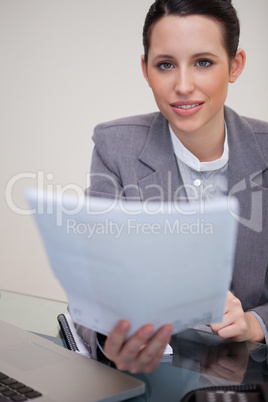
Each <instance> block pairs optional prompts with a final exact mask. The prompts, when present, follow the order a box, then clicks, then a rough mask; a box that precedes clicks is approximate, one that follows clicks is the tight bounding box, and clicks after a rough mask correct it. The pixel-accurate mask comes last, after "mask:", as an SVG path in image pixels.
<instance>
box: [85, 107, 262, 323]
mask: <svg viewBox="0 0 268 402" xmlns="http://www.w3.org/2000/svg"><path fill="white" fill-rule="evenodd" d="M225 121H226V124H227V129H228V142H229V164H228V192H229V195H230V196H233V195H234V196H236V197H237V198H238V200H239V203H240V218H239V220H240V223H239V231H238V242H237V249H236V257H235V265H234V272H233V281H232V291H233V293H234V294H235V296H236V297H238V298H239V299H240V301H241V303H242V306H243V308H244V310H245V311H249V310H254V311H255V312H256V313H257V314H258V315H259V316H261V317H262V319H263V321H264V323H265V325H266V328H268V271H267V265H268V123H264V122H261V121H258V120H254V119H250V118H243V117H240V116H239V115H237V114H236V113H235V112H234V111H232V110H231V109H229V108H227V107H225ZM93 140H94V142H95V148H94V151H93V155H92V163H91V186H90V188H89V189H88V190H87V193H88V194H90V195H92V196H98V197H124V198H126V199H143V200H145V199H148V198H151V197H159V195H160V194H159V187H158V186H160V187H161V188H162V189H163V194H164V197H165V200H172V199H173V197H174V194H175V192H176V190H177V188H178V187H180V188H182V190H181V197H182V198H183V197H185V196H186V194H185V192H184V190H183V182H182V179H181V176H180V172H179V169H178V166H177V163H176V158H175V155H174V152H173V148H172V143H171V138H170V133H169V129H168V122H167V120H166V119H165V118H164V117H163V115H162V114H161V113H159V112H158V113H152V114H147V115H141V116H135V117H127V118H123V119H120V120H115V121H112V122H108V123H103V124H100V125H98V126H97V127H96V129H95V132H94V136H93Z"/></svg>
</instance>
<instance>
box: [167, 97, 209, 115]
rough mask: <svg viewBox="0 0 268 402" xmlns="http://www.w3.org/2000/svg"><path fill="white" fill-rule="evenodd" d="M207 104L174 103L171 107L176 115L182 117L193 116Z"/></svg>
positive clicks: (194, 101) (196, 102)
mask: <svg viewBox="0 0 268 402" xmlns="http://www.w3.org/2000/svg"><path fill="white" fill-rule="evenodd" d="M204 103H205V102H202V101H196V100H193V101H179V102H174V103H172V104H171V105H170V106H171V107H172V109H173V110H174V112H175V113H177V114H179V115H180V116H191V115H192V114H194V113H196V112H198V111H199V110H200V109H201V108H202V106H203V104H204Z"/></svg>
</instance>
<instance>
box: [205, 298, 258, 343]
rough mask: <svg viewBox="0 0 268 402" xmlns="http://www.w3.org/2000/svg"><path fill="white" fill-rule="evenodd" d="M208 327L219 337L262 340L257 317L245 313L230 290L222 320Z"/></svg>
mask: <svg viewBox="0 0 268 402" xmlns="http://www.w3.org/2000/svg"><path fill="white" fill-rule="evenodd" d="M210 327H211V329H212V331H213V332H215V333H216V334H217V335H219V336H220V337H221V338H230V339H232V340H234V341H236V342H243V341H254V342H263V341H264V333H263V330H262V328H261V326H260V323H259V321H258V320H257V318H256V317H255V316H254V315H253V314H250V313H245V312H244V310H243V308H242V305H241V302H240V300H239V299H237V297H235V296H234V295H233V294H232V293H231V292H228V295H227V301H226V305H225V312H224V316H223V320H222V322H221V323H220V324H211V325H210Z"/></svg>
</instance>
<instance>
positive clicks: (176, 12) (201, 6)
mask: <svg viewBox="0 0 268 402" xmlns="http://www.w3.org/2000/svg"><path fill="white" fill-rule="evenodd" d="M189 15H203V16H206V17H209V18H211V19H213V20H215V21H217V22H219V23H220V25H221V27H222V32H223V41H224V46H225V49H226V51H227V54H228V57H229V59H230V60H232V59H233V58H234V57H235V55H236V52H237V49H238V45H239V36H240V23H239V19H238V16H237V12H236V10H235V8H234V7H233V5H232V0H156V1H155V2H154V3H153V4H152V5H151V7H150V9H149V11H148V13H147V16H146V18H145V23H144V27H143V46H144V59H145V63H146V64H147V61H148V52H149V48H150V39H151V33H152V29H153V27H154V25H155V24H156V23H157V22H158V21H159V20H160V19H161V18H163V17H166V16H180V17H186V16H189Z"/></svg>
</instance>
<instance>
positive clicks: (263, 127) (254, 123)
mask: <svg viewBox="0 0 268 402" xmlns="http://www.w3.org/2000/svg"><path fill="white" fill-rule="evenodd" d="M242 119H244V120H245V121H246V122H247V123H248V124H249V125H250V127H251V128H252V130H253V132H254V133H255V134H267V135H268V122H266V121H263V120H257V119H253V118H251V117H242ZM267 139H268V137H267Z"/></svg>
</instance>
